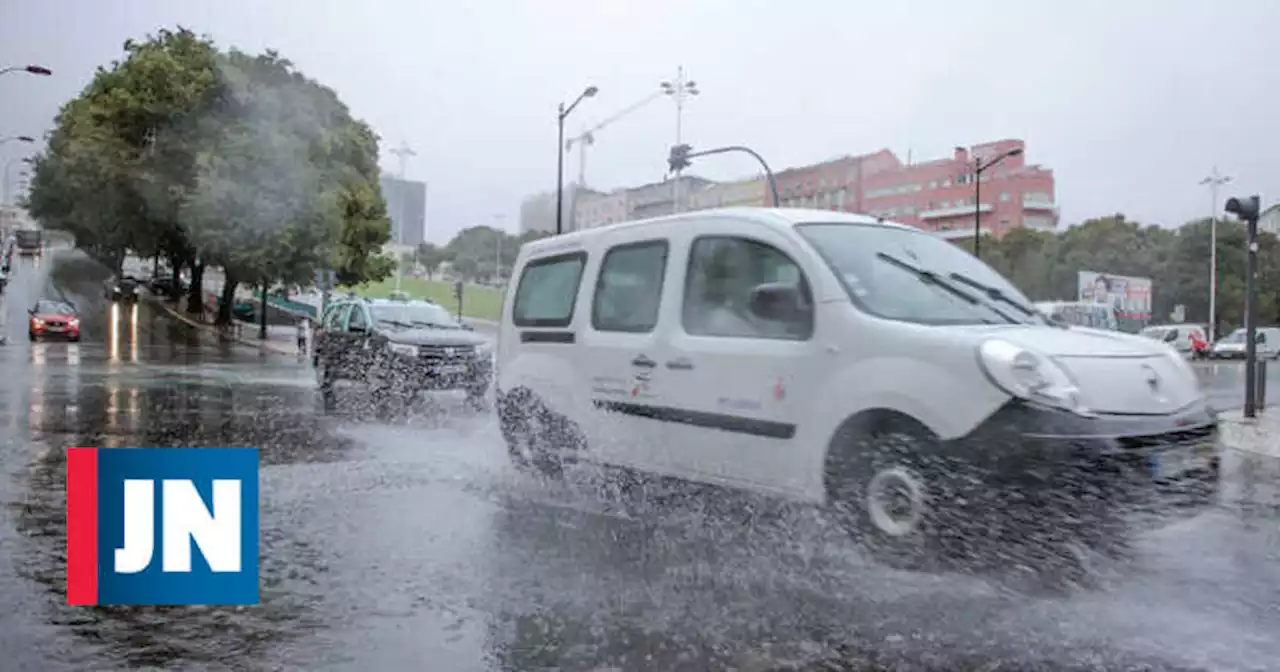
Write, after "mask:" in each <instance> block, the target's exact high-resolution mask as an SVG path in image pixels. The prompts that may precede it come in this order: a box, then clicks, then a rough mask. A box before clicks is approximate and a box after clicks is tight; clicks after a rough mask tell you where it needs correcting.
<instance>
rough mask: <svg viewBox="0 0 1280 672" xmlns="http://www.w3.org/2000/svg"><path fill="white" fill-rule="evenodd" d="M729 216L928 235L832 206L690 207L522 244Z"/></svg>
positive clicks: (781, 224)
mask: <svg viewBox="0 0 1280 672" xmlns="http://www.w3.org/2000/svg"><path fill="white" fill-rule="evenodd" d="M729 215H731V216H733V217H737V218H739V219H745V220H750V221H753V222H757V223H760V224H764V225H767V226H773V227H776V228H779V229H791V228H794V227H795V226H796V225H797V224H813V223H824V224H865V225H871V226H883V227H885V228H891V229H905V230H908V231H916V232H919V233H922V234H926V235H928V232H927V231H924V230H922V229H918V228H916V227H914V226H908V225H906V224H899V223H897V222H891V221H888V220H882V219H877V218H875V217H872V216H870V215H859V214H854V213H849V212H836V211H833V210H815V209H809V208H718V209H713V210H694V211H690V212H682V213H680V214H676V215H666V216H663V217H654V218H651V219H637V220H633V221H628V222H618V223H617V224H606V225H605V226H600V227H595V228H591V229H583V230H581V231H572V232H570V233H564V234H561V235H558V236H549V237H547V238H541V239H538V240H535V241H532V242H529V243H526V247H528V248H529V251H530V252H538V251H540V250H542V249H543V248H547V247H558V246H560V245H563V244H565V243H572V242H578V241H583V240H587V239H590V238H591V237H592V236H594V235H597V233H598V232H601V231H609V232H614V233H616V232H620V231H627V230H631V229H645V228H647V227H650V226H654V225H657V224H666V223H669V222H679V221H681V220H687V219H700V218H705V217H716V216H729Z"/></svg>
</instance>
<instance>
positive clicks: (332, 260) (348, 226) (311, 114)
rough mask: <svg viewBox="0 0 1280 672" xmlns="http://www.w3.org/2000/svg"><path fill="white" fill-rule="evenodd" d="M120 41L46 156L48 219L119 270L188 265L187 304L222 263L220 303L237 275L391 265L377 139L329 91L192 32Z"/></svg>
mask: <svg viewBox="0 0 1280 672" xmlns="http://www.w3.org/2000/svg"><path fill="white" fill-rule="evenodd" d="M124 52H125V55H124V58H123V59H122V60H119V61H115V62H113V63H111V64H110V66H108V67H102V68H99V69H98V71H97V73H96V74H95V76H94V78H93V81H92V82H90V84H89V85H88V86H87V87H86V88H85V90H84V91H83V92H82V93H81V94H80V95H79V96H78V97H76V98H74V99H72V100H71V101H69V102H68V103H66V104H65V105H64V106H63V108H62V110H61V111H60V113H59V114H58V117H57V120H56V122H57V123H56V128H55V129H54V131H53V132H52V134H51V136H50V138H49V145H48V148H47V150H46V151H45V153H44V154H43V155H41V156H39V157H37V158H36V162H35V168H34V177H33V179H32V182H31V189H30V192H29V194H28V198H27V204H28V208H29V210H30V211H31V214H32V215H33V216H34V217H36V218H37V219H38V220H40V221H41V222H42V223H43V225H44V226H45V227H47V228H50V229H55V230H63V231H67V232H69V233H71V234H72V235H74V236H75V239H76V241H77V244H78V245H79V246H80V247H81V248H83V249H84V250H86V251H87V252H88V253H89V254H91V255H92V256H94V257H95V258H97V259H99V260H101V261H103V262H104V263H107V264H108V265H111V266H112V267H114V268H117V269H118V268H119V265H120V263H121V261H122V260H123V258H124V256H125V255H126V254H127V253H129V252H132V253H135V254H138V255H140V256H155V255H163V256H165V257H167V258H168V259H169V260H170V262H171V265H172V267H173V270H174V273H175V274H177V273H178V272H179V270H180V269H181V268H184V267H185V268H190V269H191V270H192V287H191V296H192V299H193V300H192V301H190V302H189V307H190V308H191V309H192V310H199V309H200V308H201V307H202V305H203V300H202V297H201V294H202V289H201V287H200V276H201V271H202V270H203V268H204V267H205V266H206V265H214V266H218V267H221V268H223V269H224V272H225V274H226V277H227V283H226V284H227V285H228V287H225V288H224V292H223V296H224V298H225V299H227V300H226V301H224V302H223V303H224V304H228V303H229V299H230V297H231V296H233V293H234V287H235V285H236V284H237V283H239V282H250V283H253V284H265V283H272V282H285V283H303V284H305V283H307V282H309V280H310V278H312V277H313V276H314V273H315V271H316V270H318V269H322V268H331V269H334V270H335V271H336V273H337V278H338V282H339V283H340V284H343V285H355V284H359V283H361V282H366V281H372V280H379V279H382V278H384V277H386V276H387V275H388V274H389V273H390V272H391V270H392V267H393V262H392V261H391V260H389V259H386V258H385V257H383V256H382V255H381V248H382V245H383V244H384V243H386V242H387V240H388V239H389V237H390V222H389V220H388V219H387V214H386V204H385V202H384V200H383V197H382V192H381V187H380V184H379V180H378V177H379V170H378V165H377V158H378V138H377V136H376V135H375V134H374V133H373V131H372V129H370V128H369V126H368V125H366V124H365V123H363V122H361V121H358V120H356V119H354V118H353V117H352V116H351V114H350V111H349V110H348V109H347V107H346V105H344V104H343V103H342V101H341V100H339V98H338V96H337V95H336V94H335V93H334V92H333V91H332V90H331V89H328V88H326V87H324V86H322V85H321V84H319V83H317V82H316V81H314V80H312V79H309V78H307V77H306V76H304V75H303V74H302V73H300V72H298V71H297V69H296V68H294V66H293V64H292V63H290V62H289V61H288V60H287V59H284V58H282V57H281V56H280V55H279V54H277V53H275V52H273V51H267V52H265V53H263V54H260V55H257V56H254V55H250V54H246V53H243V52H240V51H237V50H234V49H232V50H228V51H222V50H219V49H218V48H217V46H216V45H215V44H214V43H213V41H212V40H211V39H209V38H207V37H202V36H198V35H196V34H195V33H193V32H191V31H189V30H186V29H183V28H179V29H177V30H162V31H160V32H159V33H157V34H156V35H154V36H150V37H148V38H147V39H146V40H144V41H138V42H135V41H128V42H126V43H125V45H124ZM223 308H224V311H220V316H219V317H220V318H222V319H226V318H229V308H230V307H229V305H224V306H223ZM223 312H226V314H221V313H223Z"/></svg>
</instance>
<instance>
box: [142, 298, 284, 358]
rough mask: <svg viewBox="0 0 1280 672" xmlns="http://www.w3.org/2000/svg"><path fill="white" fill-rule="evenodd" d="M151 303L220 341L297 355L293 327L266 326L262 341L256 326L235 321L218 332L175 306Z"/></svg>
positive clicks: (156, 301)
mask: <svg viewBox="0 0 1280 672" xmlns="http://www.w3.org/2000/svg"><path fill="white" fill-rule="evenodd" d="M151 302H152V303H153V304H154V305H156V306H159V307H160V309H161V310H163V311H164V312H165V313H168V314H169V316H170V317H172V318H174V319H176V320H178V321H180V322H183V323H184V324H187V325H189V326H191V327H194V328H196V329H200V330H201V331H205V332H207V333H210V334H214V335H216V336H218V337H219V338H220V339H222V340H227V341H233V342H235V343H239V344H241V345H247V346H250V347H254V348H258V349H259V350H262V351H263V352H270V353H274V354H279V355H297V354H298V342H297V337H298V331H297V329H296V328H295V327H292V326H288V325H267V339H266V340H265V341H264V340H261V339H259V338H258V327H257V325H251V324H246V323H244V322H239V321H236V322H234V323H233V324H232V325H231V327H230V328H229V329H228V330H218V329H217V328H215V327H214V326H213V324H211V323H209V322H205V321H201V320H196V319H193V318H192V317H191V316H190V315H186V314H184V313H183V312H182V311H179V310H178V309H177V308H176V307H175V306H173V305H170V304H168V303H166V302H164V301H161V300H160V299H157V298H154V297H152V298H151Z"/></svg>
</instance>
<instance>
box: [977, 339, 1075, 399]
mask: <svg viewBox="0 0 1280 672" xmlns="http://www.w3.org/2000/svg"><path fill="white" fill-rule="evenodd" d="M978 363H979V364H980V365H981V366H982V370H983V372H984V373H986V374H987V377H988V378H989V379H990V380H991V382H992V383H993V384H995V386H996V387H999V388H1000V389H1002V390H1004V391H1005V392H1007V393H1009V394H1010V395H1012V396H1014V397H1017V398H1018V399H1024V400H1026V401H1031V402H1035V403H1039V404H1044V405H1046V406H1052V407H1054V408H1061V409H1065V410H1069V411H1076V412H1079V411H1082V410H1084V409H1082V408H1081V405H1080V390H1079V388H1078V387H1076V384H1075V381H1074V380H1072V379H1071V376H1070V375H1069V374H1068V373H1067V372H1066V370H1065V369H1063V368H1062V367H1061V366H1058V365H1057V364H1056V363H1054V361H1053V360H1051V359H1049V358H1048V357H1044V356H1042V355H1038V354H1036V353H1034V352H1031V351H1030V350H1027V349H1025V348H1022V347H1019V346H1016V345H1014V344H1012V343H1009V342H1007V341H1001V340H998V339H997V340H990V341H986V342H984V343H983V344H982V345H981V346H979V347H978Z"/></svg>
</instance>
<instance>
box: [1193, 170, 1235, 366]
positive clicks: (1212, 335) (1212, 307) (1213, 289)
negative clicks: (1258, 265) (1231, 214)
mask: <svg viewBox="0 0 1280 672" xmlns="http://www.w3.org/2000/svg"><path fill="white" fill-rule="evenodd" d="M1230 181H1231V177H1230V176H1228V175H1219V174H1218V167H1217V166H1214V167H1213V172H1211V173H1209V176H1208V177H1206V178H1204V179H1203V180H1200V184H1201V185H1206V184H1207V185H1209V197H1210V198H1212V199H1213V202H1212V203H1210V204H1209V342H1210V343H1213V342H1214V340H1216V338H1217V335H1218V187H1221V186H1222V185H1224V184H1226V183H1228V182H1230Z"/></svg>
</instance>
